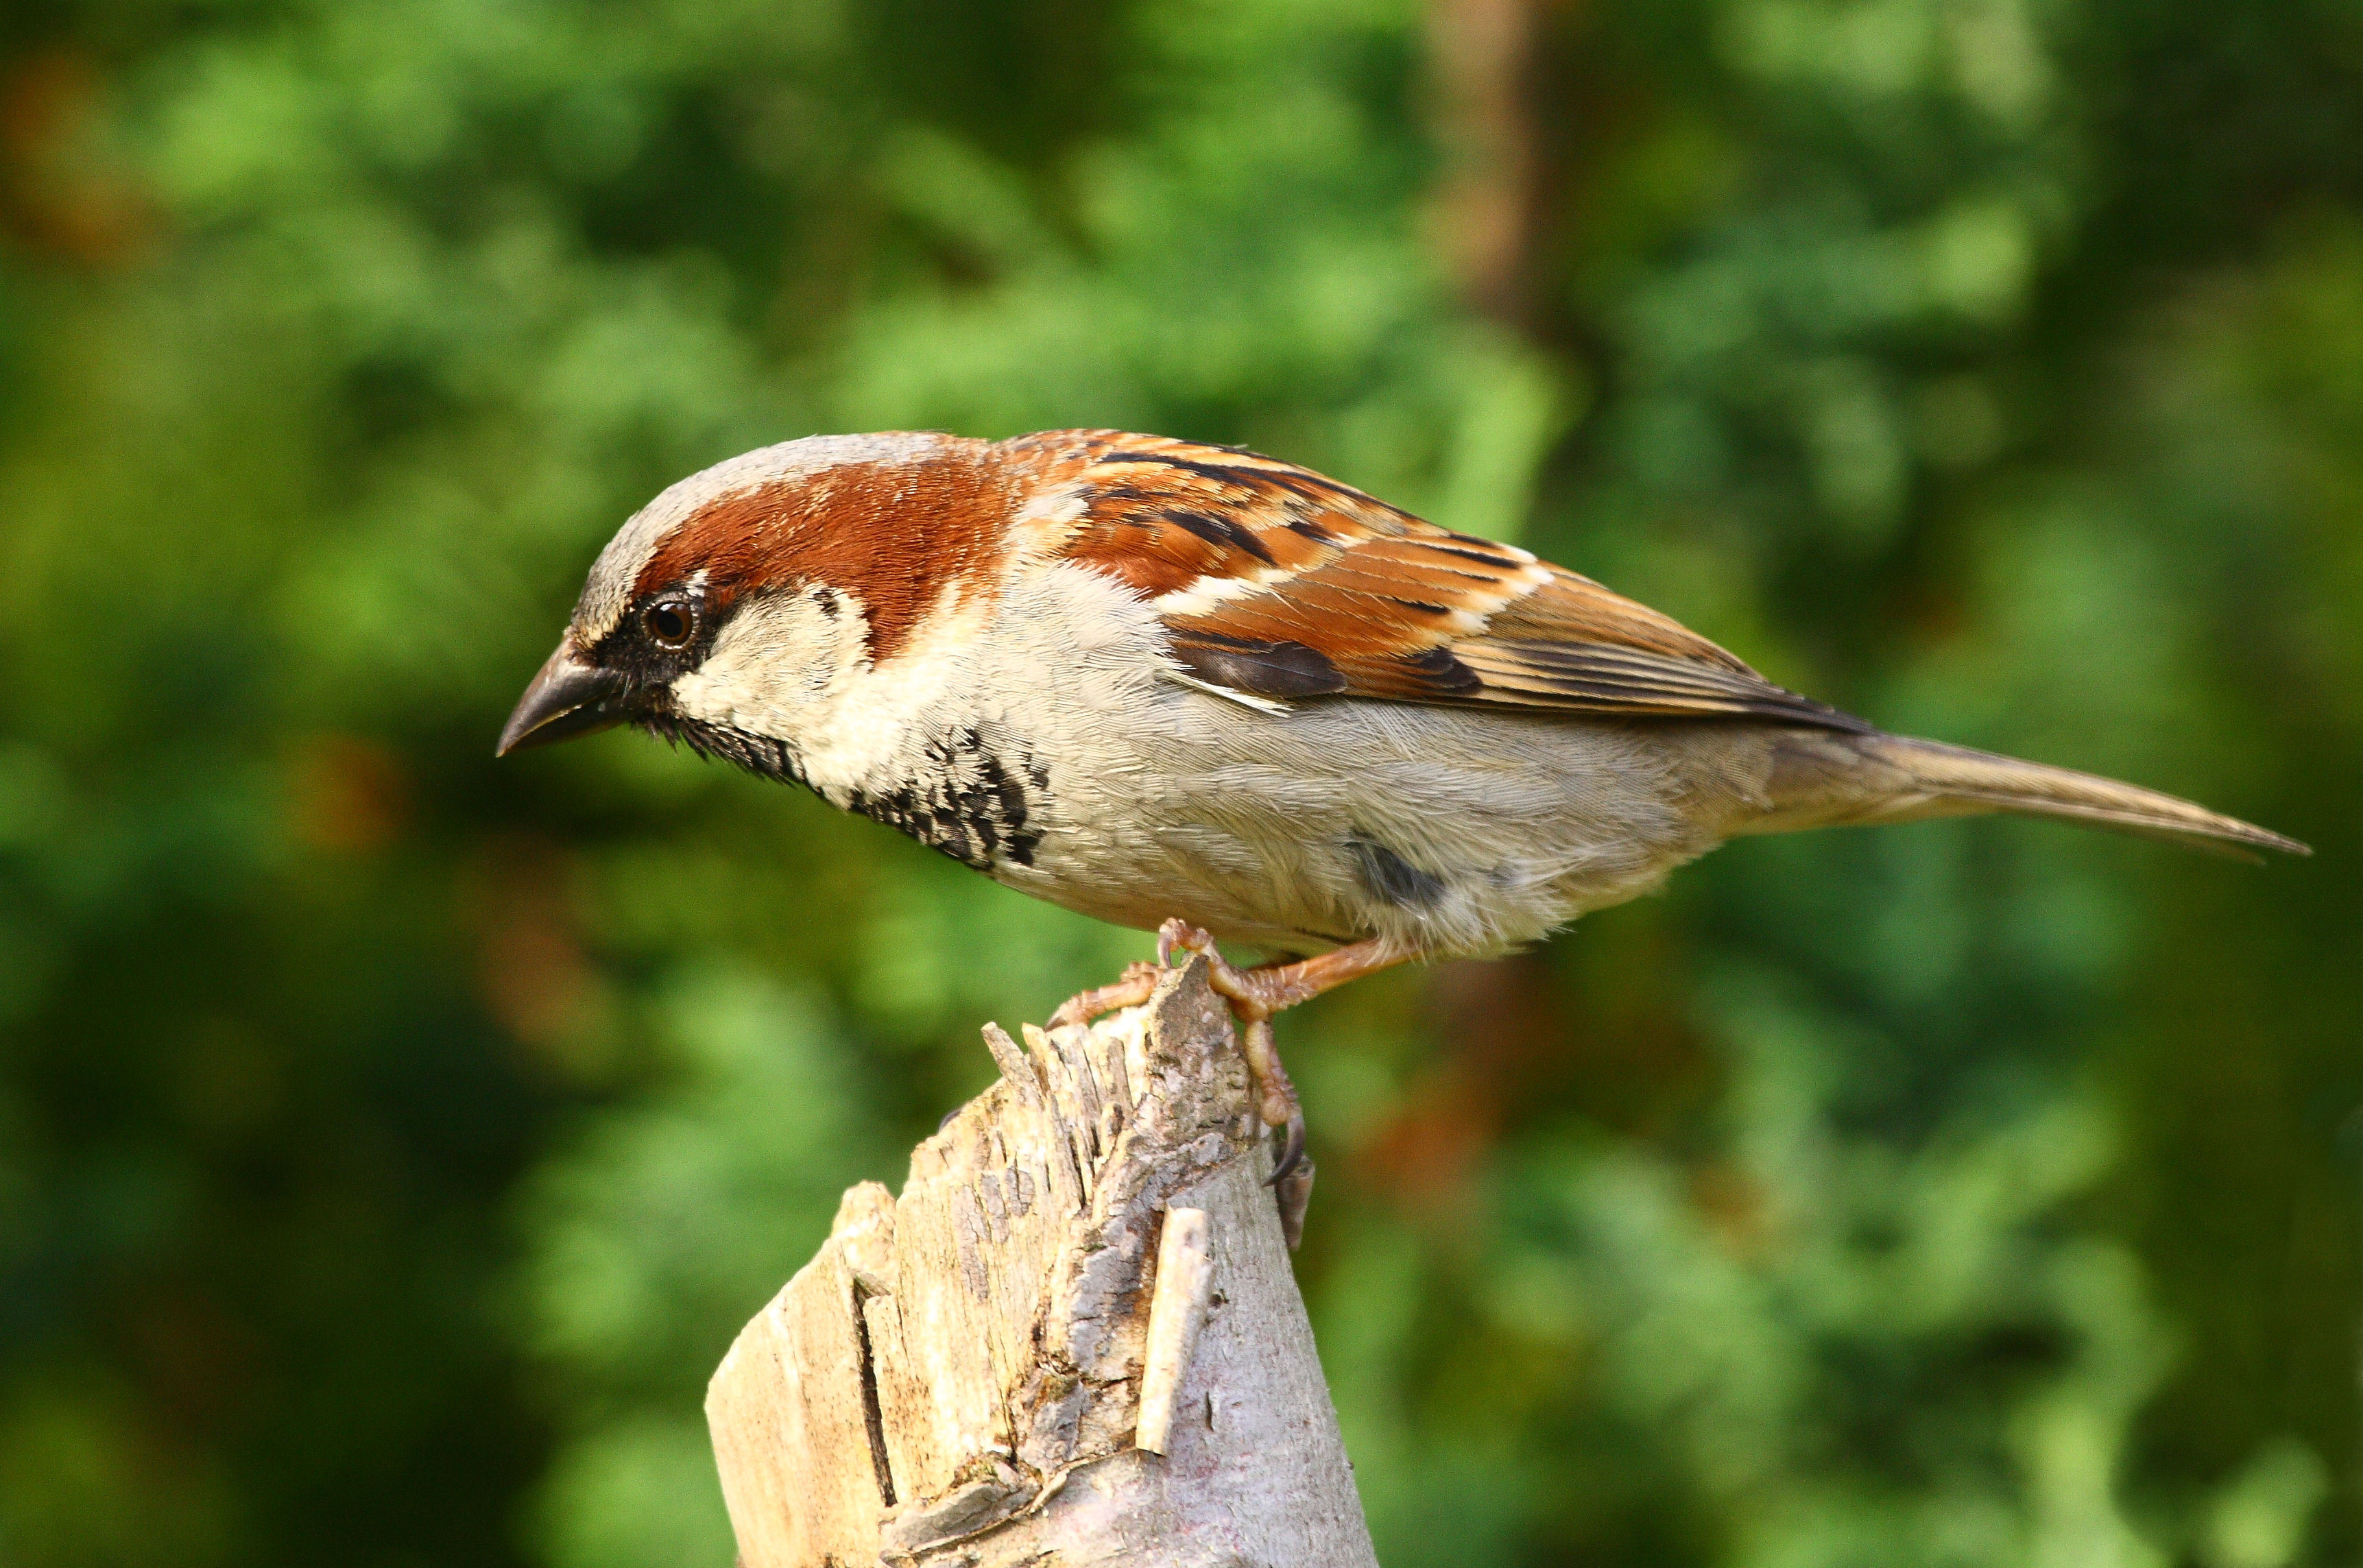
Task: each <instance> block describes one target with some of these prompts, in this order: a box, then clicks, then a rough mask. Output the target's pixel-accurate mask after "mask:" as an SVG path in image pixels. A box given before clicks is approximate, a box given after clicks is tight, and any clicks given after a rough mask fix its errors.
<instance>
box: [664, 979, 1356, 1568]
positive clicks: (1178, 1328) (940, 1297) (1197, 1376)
mask: <svg viewBox="0 0 2363 1568" xmlns="http://www.w3.org/2000/svg"><path fill="white" fill-rule="evenodd" d="M985 1033H986V1043H987V1044H988V1045H989V1046H990V1047H991V1049H992V1050H993V1055H994V1056H995V1058H996V1059H997V1060H998V1061H999V1063H1000V1065H1001V1069H1002V1077H1001V1080H1000V1081H999V1082H997V1083H995V1084H994V1085H993V1087H992V1088H989V1089H987V1090H986V1091H985V1092H984V1093H983V1094H982V1095H980V1096H979V1097H978V1098H977V1099H974V1100H972V1101H971V1102H970V1103H969V1104H968V1105H967V1106H966V1107H964V1108H962V1109H961V1110H960V1112H959V1113H958V1114H957V1115H955V1116H954V1117H953V1118H952V1119H951V1120H950V1121H948V1122H947V1123H946V1124H945V1126H944V1128H943V1130H942V1131H941V1132H938V1133H937V1135H936V1136H935V1137H933V1138H930V1139H928V1140H927V1141H926V1143H922V1144H920V1145H919V1146H918V1148H917V1149H915V1151H913V1153H912V1156H911V1173H910V1177H909V1179H908V1180H907V1181H906V1182H905V1184H904V1188H903V1193H902V1196H901V1197H900V1198H896V1197H894V1196H893V1195H891V1194H889V1193H888V1192H887V1190H886V1189H885V1188H884V1187H881V1186H879V1185H877V1184H876V1183H874V1182H871V1183H864V1184H862V1185H861V1186H860V1187H854V1188H852V1189H851V1190H850V1191H849V1192H848V1193H847V1194H846V1195H845V1200H844V1203H843V1205H842V1206H841V1207H840V1209H838V1218H837V1223H836V1225H835V1227H834V1229H833V1230H832V1231H831V1232H830V1235H829V1239H828V1241H827V1242H826V1243H825V1244H824V1245H823V1246H822V1248H821V1250H820V1252H819V1253H818V1255H816V1256H815V1258H814V1259H813V1260H812V1262H811V1263H809V1264H806V1265H805V1266H804V1268H803V1269H802V1270H800V1271H799V1272H798V1273H797V1275H796V1276H795V1277H794V1278H793V1280H791V1281H789V1282H788V1285H787V1286H786V1287H785V1288H784V1289H782V1291H781V1292H780V1294H779V1296H778V1297H776V1298H774V1299H773V1300H772V1302H771V1304H770V1305H769V1306H768V1307H766V1308H764V1309H763V1310H762V1311H761V1312H760V1314H758V1315H757V1317H756V1318H755V1320H753V1321H752V1322H750V1323H749V1324H748V1325H747V1328H746V1330H745V1331H743V1332H742V1333H740V1335H739V1336H738V1342H737V1343H736V1344H734V1345H733V1346H732V1347H731V1350H730V1353H729V1354H728V1355H727V1357H725V1358H724V1360H723V1363H722V1365H721V1367H720V1368H719V1369H718V1370H717V1371H716V1373H715V1375H714V1380H713V1383H712V1385H711V1386H710V1387H709V1389H708V1391H707V1395H706V1417H707V1420H708V1423H709V1425H710V1426H711V1429H712V1431H713V1436H714V1447H715V1456H716V1462H717V1463H718V1465H719V1467H720V1470H721V1475H722V1486H723V1494H724V1496H725V1497H726V1499H727V1502H728V1504H729V1508H730V1519H731V1524H732V1526H733V1527H734V1529H736V1530H737V1532H738V1550H739V1556H740V1561H741V1562H742V1563H743V1564H744V1568H818V1565H820V1564H846V1565H850V1564H856V1563H861V1564H867V1563H872V1562H880V1561H884V1562H889V1563H894V1564H904V1563H925V1564H951V1563H960V1564H963V1565H965V1568H996V1565H1000V1564H1009V1565H1012V1568H1015V1564H1020V1563H1033V1564H1047V1563H1049V1562H1057V1563H1059V1564H1061V1565H1062V1568H1066V1565H1076V1568H1080V1565H1083V1564H1094V1563H1111V1564H1113V1563H1118V1562H1123V1563H1146V1564H1165V1563H1170V1564H1179V1565H1189V1568H1195V1565H1199V1564H1205V1565H1208V1568H1212V1565H1215V1564H1233V1563H1237V1564H1266V1563H1269V1564H1289V1565H1299V1564H1302V1565H1305V1568H1347V1565H1348V1564H1353V1565H1369V1564H1373V1563H1374V1562H1375V1559H1374V1558H1373V1557H1372V1555H1371V1551H1370V1537H1369V1533H1368V1531H1367V1530H1366V1529H1364V1526H1363V1522H1362V1514H1361V1507H1360V1503H1359V1499H1358V1498H1357V1497H1356V1496H1355V1492H1354V1483H1353V1476H1352V1474H1351V1471H1350V1469H1349V1467H1348V1464H1347V1463H1346V1454H1345V1448H1344V1445H1343V1444H1342V1443H1341V1442H1340V1441H1339V1439H1338V1435H1337V1415H1336V1412H1335V1410H1334V1409H1333V1408H1331V1406H1330V1403H1329V1394H1328V1389H1327V1387H1326V1385H1325V1384H1324V1382H1323V1381H1322V1377H1321V1368H1320V1363H1319V1361H1318V1360H1317V1358H1316V1356H1315V1352H1314V1345H1313V1334H1312V1330H1311V1328H1310V1326H1309V1325H1308V1324H1307V1323H1306V1321H1305V1317H1304V1303H1303V1301H1302V1299H1301V1298H1300V1297H1298V1295H1297V1291H1296V1283H1295V1278H1294V1275H1292V1272H1291V1270H1290V1265H1289V1258H1288V1252H1287V1248H1286V1245H1285V1243H1284V1242H1283V1241H1282V1238H1281V1228H1280V1221H1279V1216H1278V1211H1277V1208H1276V1206H1275V1204H1274V1202H1273V1199H1272V1195H1271V1192H1270V1189H1269V1188H1267V1187H1264V1186H1263V1179H1264V1177H1265V1176H1267V1175H1268V1174H1269V1173H1270V1161H1271V1156H1270V1150H1269V1147H1268V1145H1267V1143H1266V1140H1265V1137H1264V1136H1263V1129H1262V1128H1261V1127H1260V1126H1259V1124H1258V1123H1257V1121H1256V1120H1255V1118H1254V1116H1253V1115H1252V1113H1251V1112H1250V1110H1249V1106H1250V1103H1251V1100H1250V1097H1249V1092H1248V1078H1247V1073H1246V1069H1245V1066H1244V1065H1243V1063H1242V1061H1241V1059H1240V1056H1239V1053H1238V1049H1237V1044H1236V1043H1235V1042H1234V1040H1233V1038H1232V1031H1231V1021H1230V1017H1229V1014H1228V1012H1227V1010H1226V1009H1225V1008H1224V1006H1223V1004H1222V1003H1221V1001H1220V1000H1219V999H1216V998H1215V995H1214V993H1213V992H1212V991H1211V990H1209V989H1208V988H1207V986H1206V980H1205V963H1204V960H1203V959H1197V958H1193V959H1192V960H1191V961H1190V963H1189V964H1187V965H1186V966H1183V967H1182V968H1180V969H1177V970H1176V971H1174V972H1173V973H1172V974H1170V975H1169V976H1167V977H1165V979H1164V980H1163V981H1162V982H1161V983H1160V984H1159V987H1158V990H1157V994H1156V995H1155V997H1154V998H1152V999H1150V1001H1149V1002H1148V1004H1147V1005H1146V1006H1144V1007H1141V1008H1137V1009H1134V1010H1129V1011H1127V1012H1125V1013H1119V1014H1117V1015H1115V1016H1114V1017H1112V1018H1108V1019H1104V1020H1102V1021H1100V1022H1099V1023H1098V1024H1096V1025H1094V1026H1093V1027H1092V1028H1091V1029H1089V1030H1084V1029H1081V1028H1069V1029H1060V1030H1058V1031H1056V1032H1052V1033H1050V1034H1047V1035H1046V1034H1045V1033H1043V1032H1041V1031H1039V1030H1037V1029H1033V1028H1031V1027H1029V1028H1028V1029H1027V1030H1026V1047H1025V1048H1020V1047H1019V1046H1018V1045H1017V1043H1015V1042H1014V1041H1012V1040H1010V1039H1009V1038H1008V1036H1007V1035H1006V1034H1004V1033H1003V1032H1001V1031H1000V1030H998V1029H996V1028H993V1027H992V1026H990V1025H988V1026H987V1028H986V1031H985ZM1169 1209H1179V1210H1195V1211H1198V1212H1199V1213H1201V1214H1203V1216H1204V1219H1203V1223H1201V1221H1199V1220H1194V1219H1193V1218H1192V1217H1191V1216H1190V1215H1188V1214H1186V1213H1184V1214H1182V1215H1179V1216H1177V1217H1176V1224H1175V1226H1174V1227H1170V1229H1172V1230H1173V1232H1174V1233H1173V1234H1172V1235H1171V1236H1170V1237H1169V1236H1168V1234H1167V1232H1168V1230H1169V1226H1168V1224H1167V1212H1168V1210H1169ZM1193 1237H1194V1238H1196V1239H1194V1240H1193ZM1160 1249H1162V1251H1163V1252H1164V1253H1165V1254H1166V1255H1167V1256H1168V1257H1170V1258H1174V1259H1178V1260H1179V1261H1178V1263H1177V1264H1175V1265H1174V1266H1173V1268H1172V1269H1171V1271H1170V1277H1169V1278H1167V1279H1166V1280H1164V1281H1163V1282H1161V1283H1160V1281H1159V1279H1158V1277H1157V1275H1158V1270H1159V1254H1160ZM1152 1317H1155V1318H1156V1319H1157V1320H1158V1330H1157V1336H1156V1337H1157V1340H1158V1342H1159V1353H1158V1359H1159V1361H1160V1362H1161V1363H1163V1364H1162V1365H1161V1366H1160V1367H1159V1372H1158V1374H1157V1375H1156V1376H1155V1377H1153V1378H1151V1379H1150V1380H1149V1381H1150V1383H1151V1388H1150V1395H1151V1405H1152V1408H1151V1410H1150V1411H1149V1418H1150V1419H1149V1423H1148V1424H1149V1426H1150V1429H1151V1430H1150V1431H1149V1433H1148V1437H1149V1439H1150V1441H1151V1442H1152V1443H1161V1445H1162V1447H1163V1450H1164V1452H1162V1453H1161V1454H1160V1453H1157V1452H1144V1450H1143V1448H1142V1447H1140V1446H1136V1442H1135V1437H1136V1428H1137V1425H1138V1424H1139V1423H1140V1420H1141V1416H1142V1411H1141V1386H1142V1382H1143V1375H1144V1371H1145V1370H1146V1362H1147V1361H1148V1358H1149V1348H1150V1320H1151V1318H1152ZM1159 1426H1161V1427H1162V1428H1163V1430H1161V1431H1159V1430H1156V1429H1157V1428H1158V1427H1159Z"/></svg>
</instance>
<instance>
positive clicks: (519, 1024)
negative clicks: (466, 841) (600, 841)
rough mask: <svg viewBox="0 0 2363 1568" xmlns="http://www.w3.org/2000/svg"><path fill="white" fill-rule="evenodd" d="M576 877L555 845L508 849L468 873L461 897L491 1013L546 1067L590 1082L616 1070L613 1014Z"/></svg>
mask: <svg viewBox="0 0 2363 1568" xmlns="http://www.w3.org/2000/svg"><path fill="white" fill-rule="evenodd" d="M572 874H573V866H572V863H571V861H570V860H569V858H568V857H567V856H566V855H565V854H564V853H563V852H562V851H561V850H560V849H559V848H558V846H557V845H552V844H549V843H547V842H544V841H541V840H538V839H505V840H501V841H498V842H496V843H494V844H490V845H485V846H484V848H483V851H482V852H480V854H479V855H478V856H475V857H473V859H472V860H471V863H470V864H469V865H468V866H466V867H464V868H463V870H462V872H461V881H460V895H461V900H462V906H463V915H464V919H465V922H466V923H467V924H468V925H469V926H470V927H471V928H472V929H473V930H474V931H475V933H476V935H477V940H476V986H477V991H478V994H479V995H481V996H482V997H483V1000H484V1006H485V1009H486V1010H487V1011H489V1012H490V1013H491V1014H492V1015H493V1017H494V1019H495V1020H497V1021H499V1023H500V1025H501V1027H502V1028H504V1029H505V1030H507V1031H508V1032H509V1033H510V1034H511V1035H512V1036H514V1037H515V1038H516V1041H517V1042H518V1043H520V1044H522V1045H524V1046H526V1047H527V1049H528V1050H529V1051H530V1052H531V1053H532V1055H534V1056H535V1057H536V1058H537V1059H538V1060H539V1061H540V1062H542V1063H543V1064H544V1065H545V1066H549V1067H554V1068H556V1069H557V1070H558V1071H559V1072H560V1073H561V1074H563V1075H564V1076H565V1077H569V1078H571V1079H575V1080H578V1081H590V1080H594V1079H596V1078H598V1077H601V1076H602V1075H603V1074H604V1073H605V1072H606V1071H607V1070H608V1068H609V1067H611V1066H613V1058H614V1055H615V1046H616V1031H615V1005H614V998H613V996H612V995H611V994H610V992H609V989H608V987H607V983H606V979H605V976H603V975H602V974H601V973H600V972H599V969H598V966H596V965H595V964H594V963H593V962H592V960H591V957H590V955H588V954H587V953H585V952H584V950H583V946H582V941H581V939H580V937H579V936H578V935H577V933H576V924H577V922H576V916H575V910H574V900H573V897H572V889H571V882H572V879H573V877H572Z"/></svg>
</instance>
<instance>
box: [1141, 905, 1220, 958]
mask: <svg viewBox="0 0 2363 1568" xmlns="http://www.w3.org/2000/svg"><path fill="white" fill-rule="evenodd" d="M1176 948H1180V949H1181V950H1182V951H1183V952H1186V953H1203V954H1204V955H1206V956H1207V957H1209V958H1212V959H1214V960H1215V963H1217V964H1220V963H1221V962H1222V955H1221V954H1220V953H1219V952H1218V951H1216V949H1215V939H1214V938H1213V937H1211V936H1209V935H1207V934H1206V933H1204V932H1203V931H1201V930H1199V929H1198V928H1197V927H1196V926H1194V925H1192V924H1190V923H1189V922H1187V921H1184V920H1182V919H1181V918H1179V917H1178V916H1177V917H1175V918H1174V919H1172V920H1169V921H1167V922H1165V923H1164V924H1163V925H1160V926H1159V927H1158V928H1157V966H1158V967H1159V968H1160V969H1170V968H1171V967H1173V952H1174V949H1176Z"/></svg>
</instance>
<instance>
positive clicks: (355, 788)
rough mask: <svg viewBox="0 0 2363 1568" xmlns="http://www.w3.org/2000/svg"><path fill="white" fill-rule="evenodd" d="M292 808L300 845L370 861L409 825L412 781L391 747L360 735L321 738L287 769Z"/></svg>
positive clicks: (304, 747) (305, 746) (311, 741)
mask: <svg viewBox="0 0 2363 1568" xmlns="http://www.w3.org/2000/svg"><path fill="white" fill-rule="evenodd" d="M288 775H289V776H288V785H287V804H288V812H289V815H290V817H291V818H292V819H293V820H292V822H291V824H290V825H291V827H292V829H293V831H294V835H295V838H296V840H297V842H299V843H301V844H303V845H305V846H307V847H309V848H312V849H318V850H326V851H328V852H329V853H331V854H338V855H370V854H374V853H376V852H377V851H379V850H382V849H383V848H385V847H386V846H387V845H390V844H392V843H393V842H394V840H395V839H396V838H398V837H400V836H401V834H402V831H403V829H404V828H405V827H406V826H408V825H409V822H410V779H409V775H408V772H407V770H406V769H405V767H403V765H402V759H401V757H400V756H398V755H397V754H396V753H395V752H394V750H393V749H392V748H390V747H388V746H385V745H380V744H378V743H377V742H375V741H370V740H364V739H361V737H359V736H356V735H341V734H316V735H312V736H310V737H308V738H307V739H305V741H304V742H303V743H302V744H301V745H298V746H297V748H296V750H295V753H294V756H292V757H291V758H290V759H289V765H288Z"/></svg>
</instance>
